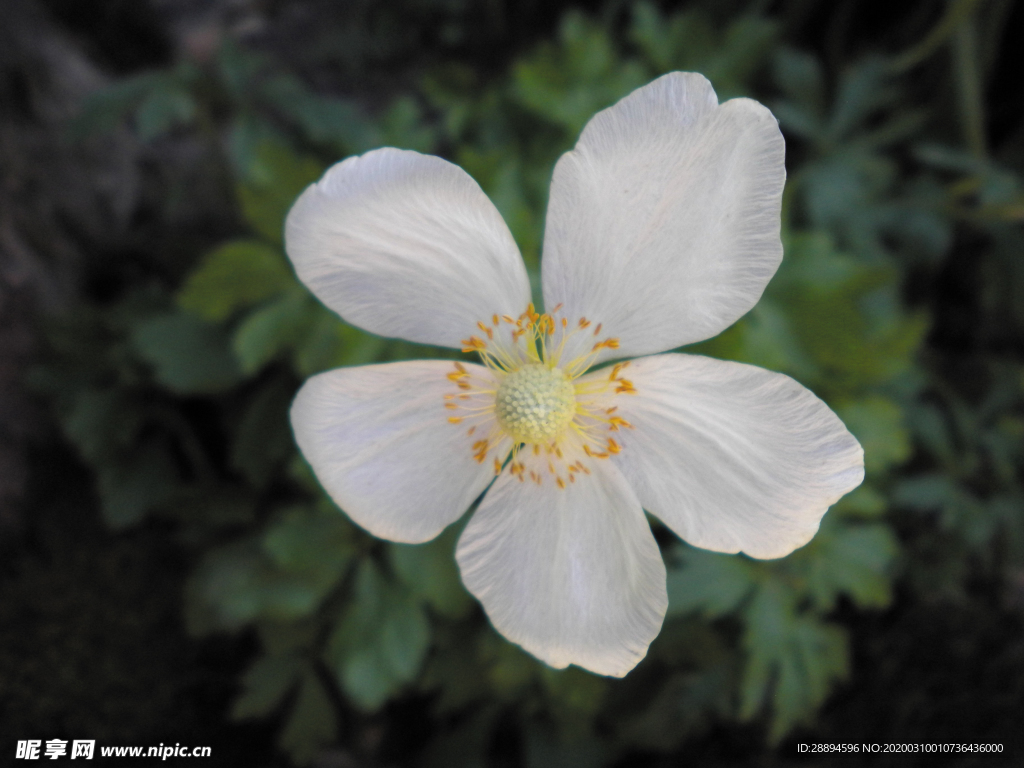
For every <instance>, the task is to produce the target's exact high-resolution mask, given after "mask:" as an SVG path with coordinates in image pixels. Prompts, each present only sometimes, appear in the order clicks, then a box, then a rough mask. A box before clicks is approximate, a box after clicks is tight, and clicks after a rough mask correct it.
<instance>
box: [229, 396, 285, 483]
mask: <svg viewBox="0 0 1024 768" xmlns="http://www.w3.org/2000/svg"><path fill="white" fill-rule="evenodd" d="M294 395H295V391H294V385H293V384H292V383H291V382H290V381H286V380H285V379H283V378H280V377H278V378H276V379H273V380H271V381H270V382H267V383H266V384H265V385H264V386H262V387H261V388H260V389H259V390H258V391H257V392H256V394H255V396H253V397H252V399H251V400H250V401H249V403H248V404H247V407H246V409H245V412H244V414H243V416H242V419H241V421H240V422H239V424H238V429H237V430H236V431H235V435H234V440H233V442H232V445H231V466H232V467H234V468H235V469H237V470H239V471H240V472H242V473H243V474H244V475H245V477H246V479H247V480H248V481H249V483H250V484H251V485H253V486H255V487H257V488H263V487H265V486H266V485H267V483H268V482H270V481H271V480H273V479H274V476H275V473H274V469H275V468H276V467H277V465H278V464H280V463H281V462H283V461H284V460H285V459H286V458H288V456H289V455H290V454H291V452H292V450H293V448H294V443H293V442H292V431H291V427H290V425H289V424H288V407H289V406H290V405H291V401H292V398H293V397H294Z"/></svg>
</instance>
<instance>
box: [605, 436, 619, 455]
mask: <svg viewBox="0 0 1024 768" xmlns="http://www.w3.org/2000/svg"><path fill="white" fill-rule="evenodd" d="M620 451H622V448H621V447H620V446H619V444H618V443H617V442H615V440H614V439H613V438H611V437H609V438H608V452H609V453H619V452H620Z"/></svg>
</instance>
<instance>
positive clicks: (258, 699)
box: [231, 654, 303, 720]
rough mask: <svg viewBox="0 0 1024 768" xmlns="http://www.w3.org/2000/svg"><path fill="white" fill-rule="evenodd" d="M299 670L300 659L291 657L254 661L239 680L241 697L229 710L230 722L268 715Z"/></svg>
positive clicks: (292, 655) (273, 657)
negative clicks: (240, 681)
mask: <svg viewBox="0 0 1024 768" xmlns="http://www.w3.org/2000/svg"><path fill="white" fill-rule="evenodd" d="M302 668H303V662H302V659H301V658H300V657H299V656H297V655H294V654H287V655H282V656H262V657H260V658H259V659H257V661H256V663H255V664H253V665H252V666H251V667H250V668H249V669H248V671H247V672H246V673H245V674H244V675H243V676H242V693H241V695H240V696H239V697H238V698H237V699H235V702H234V704H233V705H232V707H231V718H232V719H233V720H244V719H246V718H250V717H266V716H267V715H269V714H270V713H271V712H272V711H273V710H274V709H275V708H277V706H278V704H280V703H281V700H282V699H284V697H285V696H286V695H287V694H288V692H289V691H290V690H291V689H292V687H293V686H294V685H295V683H296V682H297V681H298V679H299V674H300V673H301V672H302Z"/></svg>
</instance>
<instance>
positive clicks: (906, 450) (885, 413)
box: [836, 396, 911, 474]
mask: <svg viewBox="0 0 1024 768" xmlns="http://www.w3.org/2000/svg"><path fill="white" fill-rule="evenodd" d="M836 412H837V413H838V414H839V416H840V418H842V420H843V423H844V424H846V427H847V429H849V430H850V431H851V432H852V433H853V434H854V436H855V437H856V438H857V439H858V440H859V441H860V444H861V445H862V446H863V447H864V467H865V469H866V470H867V472H868V473H869V474H873V473H875V472H882V471H884V470H886V469H888V468H889V467H892V466H894V465H897V464H901V463H903V462H904V461H906V460H907V459H908V458H910V450H911V445H910V435H909V434H908V433H907V429H906V427H905V426H904V424H903V411H902V410H901V409H900V407H899V406H898V405H897V404H896V403H894V402H893V401H892V400H889V399H887V398H884V397H881V396H871V397H866V398H864V399H863V400H860V401H859V402H854V403H847V404H845V405H841V406H838V407H837V408H836Z"/></svg>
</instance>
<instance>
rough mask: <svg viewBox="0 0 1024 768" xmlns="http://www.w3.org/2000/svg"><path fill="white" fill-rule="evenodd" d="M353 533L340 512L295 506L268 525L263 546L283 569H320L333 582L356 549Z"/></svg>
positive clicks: (307, 570)
mask: <svg viewBox="0 0 1024 768" xmlns="http://www.w3.org/2000/svg"><path fill="white" fill-rule="evenodd" d="M352 535H353V531H352V526H351V525H350V524H349V523H348V522H347V521H346V520H345V518H344V517H342V516H341V515H339V514H338V513H336V512H331V513H330V515H322V514H320V513H318V512H315V511H312V510H310V509H308V508H306V507H292V508H290V509H288V510H286V511H285V512H284V513H283V514H282V515H281V517H280V518H279V519H278V520H277V521H275V522H274V523H273V524H272V525H270V526H269V527H268V528H267V531H266V533H265V534H264V535H263V549H264V551H265V552H266V553H267V554H268V555H269V556H270V559H271V560H272V561H273V562H274V564H275V565H277V566H278V567H279V568H281V569H282V570H285V571H291V572H295V573H298V572H310V571H314V572H320V573H323V574H324V575H325V578H326V579H327V580H329V581H331V582H332V583H333V582H335V581H336V580H337V579H338V578H339V577H340V575H341V572H342V570H343V569H344V568H345V566H347V565H348V563H349V561H350V560H351V559H352V555H353V554H354V552H355V548H354V545H353V541H352Z"/></svg>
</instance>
